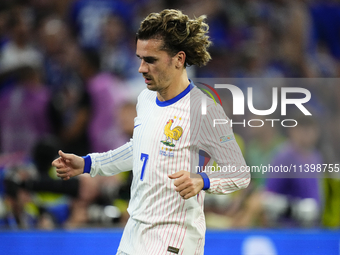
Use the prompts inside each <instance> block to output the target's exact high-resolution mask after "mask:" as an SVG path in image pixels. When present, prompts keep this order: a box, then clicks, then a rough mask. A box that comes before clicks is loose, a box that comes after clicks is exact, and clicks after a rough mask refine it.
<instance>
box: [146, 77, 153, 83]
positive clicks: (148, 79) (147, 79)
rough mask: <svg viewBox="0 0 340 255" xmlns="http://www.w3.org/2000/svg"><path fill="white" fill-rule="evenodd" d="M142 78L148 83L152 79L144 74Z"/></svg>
mask: <svg viewBox="0 0 340 255" xmlns="http://www.w3.org/2000/svg"><path fill="white" fill-rule="evenodd" d="M144 79H145V83H146V84H150V82H151V81H152V79H151V78H150V77H145V76H144Z"/></svg>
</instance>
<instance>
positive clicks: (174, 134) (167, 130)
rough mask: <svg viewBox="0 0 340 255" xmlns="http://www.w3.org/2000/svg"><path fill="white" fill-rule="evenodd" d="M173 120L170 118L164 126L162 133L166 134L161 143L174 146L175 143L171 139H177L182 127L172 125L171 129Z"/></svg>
mask: <svg viewBox="0 0 340 255" xmlns="http://www.w3.org/2000/svg"><path fill="white" fill-rule="evenodd" d="M173 122H174V121H173V120H172V119H170V120H169V121H168V122H167V123H166V125H165V127H164V134H165V136H166V139H165V140H164V141H161V142H162V143H163V144H165V145H168V146H171V147H175V144H174V143H173V140H175V141H178V140H179V138H180V137H181V136H182V133H183V129H182V128H181V127H180V126H177V127H174V128H173V129H172V130H171V125H172V123H173Z"/></svg>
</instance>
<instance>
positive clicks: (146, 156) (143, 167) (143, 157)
mask: <svg viewBox="0 0 340 255" xmlns="http://www.w3.org/2000/svg"><path fill="white" fill-rule="evenodd" d="M148 159H149V155H148V154H145V153H142V154H141V155H140V160H142V161H143V166H142V172H141V174H140V179H141V181H143V178H144V171H145V167H146V164H147V162H148Z"/></svg>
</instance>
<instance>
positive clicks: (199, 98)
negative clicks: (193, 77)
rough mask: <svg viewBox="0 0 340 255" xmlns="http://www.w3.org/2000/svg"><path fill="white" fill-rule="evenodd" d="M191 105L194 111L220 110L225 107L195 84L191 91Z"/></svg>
mask: <svg viewBox="0 0 340 255" xmlns="http://www.w3.org/2000/svg"><path fill="white" fill-rule="evenodd" d="M190 106H191V109H192V112H193V113H194V112H195V113H197V114H198V113H200V112H201V111H208V112H220V111H223V108H222V107H221V105H220V104H218V103H217V102H216V101H214V100H213V99H212V98H210V97H208V96H207V95H206V94H205V93H203V92H202V91H201V90H200V89H199V88H198V87H197V86H194V87H193V88H192V90H191V92H190Z"/></svg>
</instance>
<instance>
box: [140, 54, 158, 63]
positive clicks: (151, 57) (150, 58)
mask: <svg viewBox="0 0 340 255" xmlns="http://www.w3.org/2000/svg"><path fill="white" fill-rule="evenodd" d="M136 56H137V57H138V58H139V59H144V61H145V62H149V61H156V60H157V59H158V58H156V57H153V56H145V57H141V56H139V55H138V54H136Z"/></svg>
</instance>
